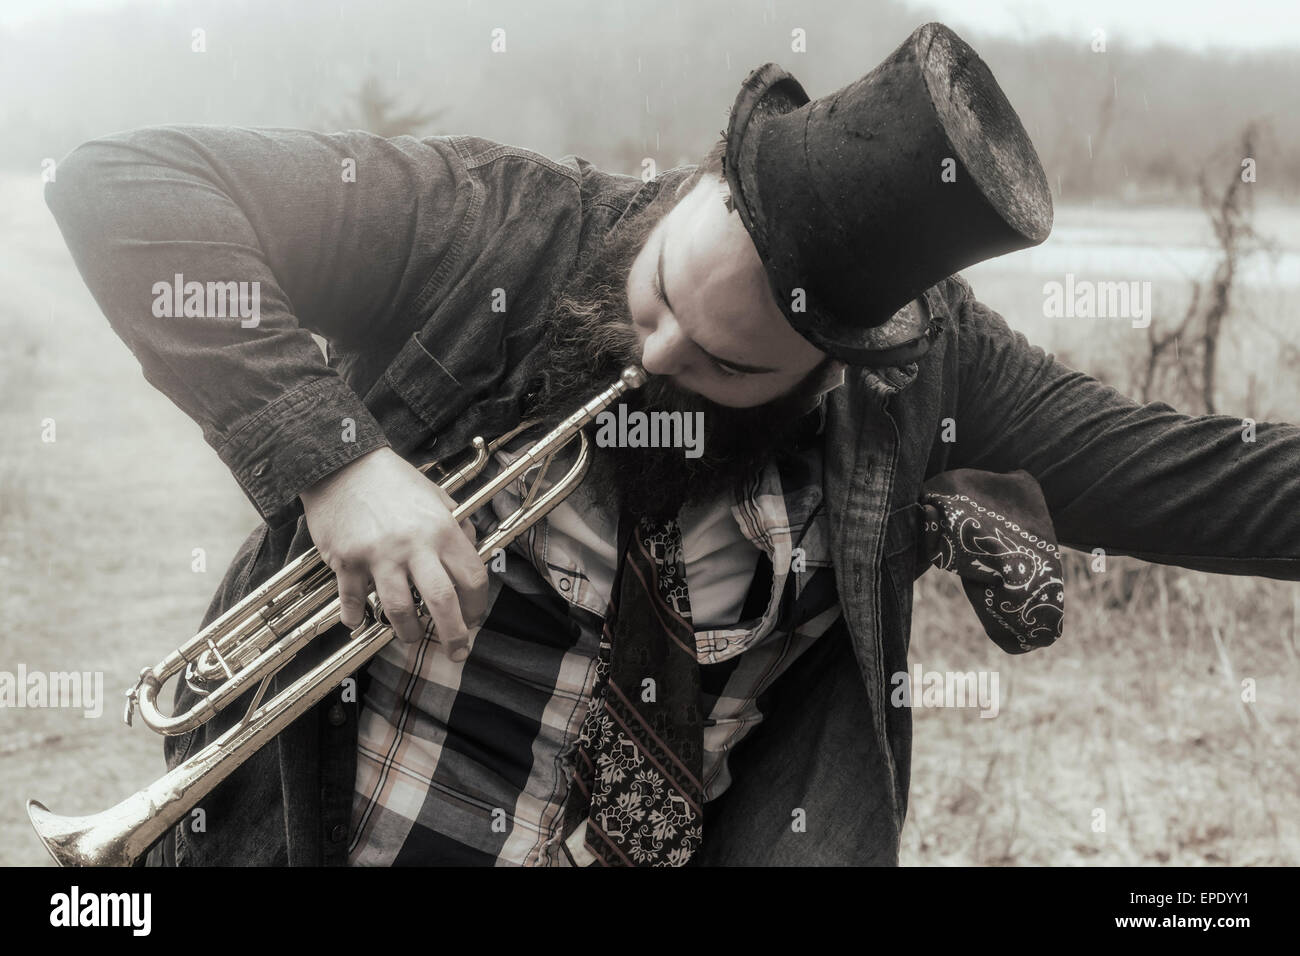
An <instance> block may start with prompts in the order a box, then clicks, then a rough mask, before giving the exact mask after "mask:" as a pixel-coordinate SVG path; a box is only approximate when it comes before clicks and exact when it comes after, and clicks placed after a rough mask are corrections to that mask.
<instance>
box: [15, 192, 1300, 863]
mask: <svg viewBox="0 0 1300 956" xmlns="http://www.w3.org/2000/svg"><path fill="white" fill-rule="evenodd" d="M40 189H41V187H40V184H39V183H38V182H36V181H35V180H34V179H33V178H25V179H21V180H19V179H15V178H8V179H0V252H2V253H3V254H2V255H0V289H2V290H3V292H2V293H0V580H2V581H3V587H0V620H2V621H4V629H3V631H0V671H11V672H12V671H14V670H16V669H17V667H18V665H19V664H20V663H21V664H23V665H25V667H26V668H27V669H28V670H29V671H36V670H44V671H51V670H74V669H75V670H79V671H102V672H103V674H104V690H105V695H106V698H107V699H106V701H105V703H104V708H103V714H102V716H101V717H99V718H98V719H87V718H84V717H82V716H81V714H80V712H79V711H72V710H66V709H15V710H8V709H3V710H0V864H10V865H12V864H41V863H43V862H46V861H45V856H44V851H43V850H42V849H41V847H40V845H39V844H38V842H37V841H36V838H35V837H34V835H33V834H32V833H31V831H30V830H29V827H28V824H27V820H26V817H25V814H24V812H23V805H24V802H25V800H26V799H27V798H28V797H36V798H38V799H40V800H41V801H42V802H44V803H46V804H47V805H48V806H49V807H51V809H54V810H56V811H58V812H63V813H82V812H91V811H96V810H100V809H103V808H105V807H107V806H108V805H110V804H111V803H114V802H116V801H117V800H119V799H121V798H122V797H124V796H126V795H127V794H128V793H130V792H132V791H133V790H135V789H137V788H138V787H140V786H142V785H143V784H144V783H145V782H147V781H148V780H150V779H152V778H153V777H155V776H156V775H157V774H158V773H159V771H160V768H161V767H162V758H161V748H160V744H159V742H158V738H156V737H155V736H154V735H152V734H150V733H149V732H148V731H147V730H145V729H143V728H142V727H140V726H137V727H135V728H134V729H131V730H128V729H126V728H125V727H123V726H122V725H121V723H120V722H119V717H120V714H121V706H122V697H121V692H122V690H123V689H124V688H126V687H127V686H128V685H129V684H130V683H131V682H132V681H133V679H134V677H135V676H136V674H137V673H138V671H139V669H140V667H141V666H143V665H145V664H148V663H152V662H154V661H155V660H157V659H158V658H160V657H161V656H162V655H163V654H165V653H166V652H167V651H169V650H170V649H172V648H173V647H174V646H175V645H176V644H177V643H178V642H179V641H180V640H181V639H183V638H184V637H188V636H189V635H190V634H191V633H193V631H194V629H195V626H196V624H197V623H198V620H199V618H200V616H201V615H202V613H203V610H204V608H205V607H206V605H207V602H208V599H209V597H210V595H211V592H212V591H213V590H214V588H215V587H216V584H217V581H218V580H219V578H220V575H221V573H222V571H223V570H224V568H225V566H226V564H227V562H228V561H229V559H230V558H231V556H232V555H233V554H234V552H235V549H236V548H237V547H238V545H239V543H240V541H241V540H242V538H243V536H244V535H245V534H246V533H247V532H248V531H249V530H250V529H251V528H252V527H253V526H254V524H255V523H256V520H257V519H256V515H255V513H254V511H253V509H252V508H251V507H250V506H249V504H248V503H247V501H246V500H245V499H244V498H243V496H242V494H241V492H240V491H239V489H238V488H237V486H236V484H235V482H234V481H233V479H231V478H230V476H229V475H228V474H227V473H226V472H225V470H224V468H223V466H222V465H221V464H220V462H219V461H218V460H217V458H216V456H215V454H213V453H212V451H211V450H210V449H209V448H208V447H207V445H206V444H204V442H203V441H202V438H201V436H200V434H199V430H198V428H197V426H195V425H194V424H193V423H191V422H190V421H189V420H188V419H186V418H185V417H184V416H183V415H182V414H181V413H180V412H179V411H178V410H176V409H175V408H174V407H173V406H172V405H171V404H170V403H169V402H168V401H167V400H166V399H165V398H163V397H162V396H161V395H159V394H157V393H156V392H154V391H153V389H152V388H150V387H149V386H148V385H147V384H146V383H145V382H144V380H143V379H142V377H141V375H140V373H139V370H138V366H137V365H136V363H135V360H134V358H133V357H132V356H131V354H130V353H129V352H128V351H127V349H126V348H125V347H124V346H123V345H122V344H121V342H120V341H119V340H118V339H117V338H116V337H115V336H114V334H113V333H112V331H111V330H110V329H109V327H108V325H107V323H106V322H105V321H104V319H103V317H102V316H101V315H100V313H99V310H98V308H97V307H96V306H95V303H94V301H93V300H92V299H91V297H90V295H89V294H88V293H87V292H86V290H85V288H84V286H83V285H82V284H81V280H80V277H79V276H78V275H77V273H76V271H75V269H74V268H73V266H72V263H71V260H70V258H69V256H68V254H67V252H66V250H65V248H64V247H63V244H62V242H61V240H60V237H59V235H58V232H57V229H56V228H55V226H54V224H53V222H52V220H51V219H50V217H49V215H48V213H47V212H46V210H45V207H44V204H43V202H42V200H41V195H40ZM1297 221H1298V217H1297V216H1296V214H1295V213H1294V212H1291V213H1270V215H1269V217H1267V218H1266V219H1264V220H1262V221H1261V226H1262V228H1264V230H1265V231H1272V232H1273V234H1275V235H1290V236H1291V237H1294V236H1296V235H1300V230H1297V229H1296V228H1295V226H1296V224H1297ZM1058 223H1059V225H1058V233H1057V235H1056V236H1054V238H1053V240H1051V242H1049V244H1048V246H1046V247H1044V248H1043V249H1040V250H1034V251H1032V252H1031V253H1025V254H1020V255H1019V256H1017V257H1016V258H1014V259H1008V260H1006V261H1003V262H999V263H997V264H995V266H992V267H982V268H979V269H975V270H971V271H970V272H969V273H967V275H968V278H970V279H971V281H972V284H973V285H974V287H975V289H976V292H977V293H979V295H980V297H981V298H982V299H983V300H984V301H985V302H987V303H989V304H990V305H992V306H993V307H995V308H997V309H998V310H999V311H1001V312H1002V313H1003V314H1004V315H1005V316H1006V317H1007V319H1008V321H1010V322H1011V323H1012V324H1013V325H1014V326H1016V327H1018V328H1021V329H1023V330H1024V331H1025V332H1026V334H1028V335H1029V337H1030V339H1031V341H1034V342H1036V343H1038V344H1041V345H1043V346H1044V347H1046V348H1049V349H1054V350H1056V351H1057V352H1058V354H1059V355H1060V356H1061V357H1062V358H1063V359H1066V360H1068V361H1069V362H1070V363H1071V364H1074V365H1076V367H1079V368H1082V369H1084V370H1085V371H1089V372H1093V373H1096V374H1098V375H1100V376H1102V377H1106V376H1107V375H1109V376H1111V378H1107V380H1108V381H1109V380H1112V379H1113V378H1114V376H1115V375H1117V374H1118V372H1117V370H1118V369H1121V368H1122V367H1123V363H1124V360H1125V356H1126V355H1130V354H1132V353H1133V350H1134V347H1135V345H1138V344H1140V340H1135V339H1134V338H1133V336H1134V335H1135V334H1136V333H1135V332H1134V331H1133V330H1132V329H1130V328H1127V327H1126V326H1125V325H1124V324H1123V323H1113V322H1112V323H1110V324H1099V323H1097V322H1096V321H1093V322H1092V323H1091V324H1088V325H1086V326H1078V325H1076V326H1074V327H1067V326H1069V325H1070V323H1066V322H1064V321H1063V320H1056V321H1055V322H1049V321H1048V320H1045V319H1043V318H1042V317H1041V313H1042V309H1041V302H1042V298H1041V282H1042V281H1043V280H1042V276H1043V275H1045V274H1049V273H1051V272H1053V271H1055V273H1056V275H1057V276H1059V274H1060V272H1062V271H1065V270H1066V269H1069V268H1072V267H1073V268H1074V270H1075V271H1079V272H1081V271H1084V268H1085V266H1077V265H1072V264H1074V263H1078V262H1081V261H1084V260H1085V258H1086V255H1085V254H1086V253H1087V251H1088V250H1089V249H1090V248H1092V247H1093V246H1095V247H1096V248H1095V250H1094V251H1095V252H1096V253H1097V255H1099V256H1102V258H1103V259H1105V258H1106V256H1109V257H1110V258H1111V259H1119V260H1121V261H1126V262H1130V263H1131V262H1133V261H1135V260H1134V259H1133V256H1134V253H1133V251H1132V250H1131V249H1129V248H1128V245H1132V246H1133V247H1135V248H1139V249H1145V250H1146V251H1147V253H1149V254H1150V255H1151V256H1152V257H1154V259H1153V261H1155V263H1156V266H1159V267H1160V268H1159V269H1157V270H1156V274H1157V278H1158V295H1159V296H1164V297H1165V299H1164V302H1165V305H1166V307H1170V308H1172V307H1173V306H1172V305H1171V304H1172V303H1176V302H1177V301H1178V297H1179V296H1180V295H1183V296H1185V295H1186V290H1185V288H1184V287H1185V282H1184V281H1183V279H1182V278H1180V276H1181V275H1183V274H1184V273H1185V272H1186V270H1188V269H1193V268H1195V266H1196V261H1197V260H1196V256H1195V250H1196V249H1197V247H1198V243H1201V242H1203V241H1204V235H1203V229H1204V227H1203V225H1201V224H1200V222H1199V218H1198V214H1197V213H1195V212H1194V211H1192V210H1174V211H1168V210H1166V211H1141V212H1137V211H1135V212H1131V213H1129V212H1126V211H1124V210H1119V211H1113V210H1112V211H1096V210H1088V209H1076V210H1072V209H1069V208H1066V209H1062V210H1060V211H1059V215H1058ZM1198 230H1200V231H1199V232H1198ZM1198 237H1199V238H1198ZM1058 240H1059V241H1058ZM1126 243H1127V244H1128V245H1126ZM1171 249H1172V250H1175V252H1172V253H1171V252H1170V251H1169V250H1171ZM1177 249H1183V250H1185V251H1186V250H1191V251H1190V253H1188V254H1187V255H1183V254H1181V253H1177V252H1176V250H1177ZM1289 255H1290V259H1285V258H1284V259H1283V260H1282V265H1281V268H1282V269H1283V270H1284V271H1286V270H1291V269H1293V263H1294V259H1295V250H1294V249H1292V250H1291V251H1290V253H1289ZM1086 268H1104V266H1100V267H1098V266H1095V265H1089V266H1087V267H1086ZM1162 270H1163V271H1162ZM1288 275H1289V278H1288V276H1283V280H1285V281H1283V284H1282V285H1281V286H1278V285H1266V284H1265V283H1267V282H1269V281H1271V280H1270V277H1269V274H1267V270H1265V272H1263V273H1261V274H1260V275H1259V276H1256V277H1255V278H1256V279H1258V281H1259V282H1260V287H1259V288H1258V289H1256V288H1254V287H1252V288H1251V289H1249V290H1247V292H1248V293H1249V294H1247V295H1245V296H1244V297H1243V300H1242V307H1243V310H1244V311H1249V312H1252V313H1253V314H1254V315H1255V317H1256V318H1257V319H1259V320H1260V321H1267V322H1269V323H1271V324H1272V325H1273V326H1276V327H1277V328H1279V329H1285V325H1286V320H1287V319H1288V318H1289V317H1290V314H1291V312H1292V311H1293V309H1294V306H1293V305H1291V304H1290V303H1288V302H1287V301H1286V300H1287V298H1288V297H1293V296H1294V295H1295V292H1296V286H1297V285H1300V279H1297V277H1296V275H1295V274H1294V272H1289V273H1288ZM1158 301H1159V300H1158ZM1292 301H1294V300H1292ZM1289 305H1290V307H1289V308H1288V306H1289ZM1269 335H1271V333H1259V332H1257V331H1252V332H1250V333H1249V334H1248V335H1247V334H1244V333H1243V334H1242V335H1240V336H1238V337H1236V338H1234V339H1232V340H1231V341H1230V342H1228V343H1227V345H1226V346H1225V348H1226V350H1227V352H1228V354H1227V355H1226V356H1225V359H1224V369H1225V376H1224V377H1225V382H1224V386H1225V392H1226V393H1227V395H1228V396H1230V397H1232V401H1230V402H1228V403H1227V404H1228V408H1227V409H1226V410H1227V411H1229V412H1231V413H1233V414H1237V413H1241V414H1245V411H1244V410H1242V409H1241V408H1240V407H1239V406H1238V405H1237V404H1235V403H1236V402H1243V403H1244V402H1246V401H1248V398H1247V396H1248V395H1250V394H1252V387H1251V385H1250V376H1251V375H1252V374H1253V375H1254V376H1255V386H1254V387H1253V395H1254V398H1253V399H1252V400H1253V401H1254V402H1255V403H1256V405H1257V406H1258V417H1260V418H1266V419H1267V418H1272V419H1281V420H1289V421H1300V399H1298V398H1297V391H1298V390H1297V384H1300V383H1298V381H1297V379H1300V375H1297V371H1298V370H1297V368H1296V367H1295V366H1294V365H1290V366H1289V367H1288V364H1287V362H1288V361H1289V360H1287V359H1286V358H1285V353H1284V351H1283V350H1282V349H1280V348H1278V347H1277V344H1276V343H1275V342H1273V341H1272V340H1271V339H1270V338H1269ZM1291 342H1292V344H1295V339H1294V338H1292V339H1291ZM47 419H52V420H53V422H54V427H55V429H56V432H55V434H56V440H55V441H53V442H45V441H42V431H43V429H46V428H47V425H45V424H43V423H44V422H45V421H46V420H47ZM1297 467H1300V462H1298V463H1297ZM196 548H202V549H203V550H204V553H205V554H206V565H207V569H206V571H205V572H196V571H195V570H193V568H192V564H193V561H194V558H193V553H194V549H196ZM1067 573H1068V578H1067V592H1066V593H1067V610H1068V613H1067V617H1066V632H1065V636H1064V638H1063V639H1062V640H1061V641H1060V642H1058V644H1057V645H1056V646H1054V647H1052V648H1049V649H1046V650H1040V651H1037V652H1035V653H1032V654H1028V655H1023V656H1018V657H1008V656H1007V655H1004V654H1002V653H1001V652H1000V651H998V650H997V648H996V647H994V646H993V644H992V643H991V642H989V641H988V640H987V639H986V638H985V637H984V635H983V632H982V631H981V630H980V628H979V626H978V623H977V622H976V619H975V617H974V615H973V613H972V612H971V610H970V608H969V606H968V605H967V604H966V601H965V599H964V597H963V596H962V594H961V590H960V587H959V585H958V584H957V583H956V579H955V577H953V576H951V575H942V574H939V573H938V572H934V573H932V574H928V575H926V576H925V577H923V578H922V579H921V581H920V582H919V584H918V586H917V591H916V599H915V604H916V616H915V624H914V629H913V637H912V661H913V663H914V664H915V663H920V664H922V665H923V666H924V668H925V669H926V670H960V671H965V670H984V669H990V670H996V671H997V672H998V674H999V678H1000V689H1001V706H1000V712H999V714H998V716H997V717H996V718H995V719H981V718H980V717H979V715H978V713H977V712H976V711H975V710H958V709H948V710H944V709H918V710H917V711H916V714H915V719H916V743H915V756H914V769H913V774H912V800H911V807H910V812H909V822H908V826H907V829H906V831H905V835H904V848H903V860H904V862H906V863H909V864H982V865H1003V864H1010V865H1021V864H1024V865H1028V864H1083V865H1099V864H1106V865H1111V864H1167V863H1178V864H1263V863H1274V864H1295V863H1297V862H1300V748H1298V747H1297V742H1298V741H1300V694H1297V693H1296V687H1297V686H1300V661H1298V659H1297V658H1298V655H1300V586H1297V585H1296V584H1292V583H1283V582H1272V581H1264V580H1257V579H1235V578H1227V577H1216V576H1211V575H1205V574H1199V573H1193V572H1185V571H1182V570H1178V569H1166V568H1158V567H1154V566H1150V565H1143V564H1141V563H1139V562H1136V561H1131V560H1124V559H1112V560H1111V563H1110V566H1109V569H1108V571H1107V572H1106V573H1105V574H1094V573H1092V572H1090V571H1089V570H1088V569H1087V566H1086V565H1085V564H1083V563H1082V562H1081V561H1077V562H1071V564H1070V566H1069V568H1068V571H1067ZM1245 678H1251V679H1253V680H1254V681H1255V682H1256V686H1257V701H1256V702H1254V703H1250V704H1246V703H1243V702H1242V701H1241V695H1240V687H1241V681H1242V680H1243V679H1245ZM1098 810H1101V811H1104V815H1105V829H1104V831H1101V832H1099V831H1098V830H1096V829H1095V828H1094V821H1095V820H1097V819H1098V817H1097V814H1096V811H1098Z"/></svg>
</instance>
